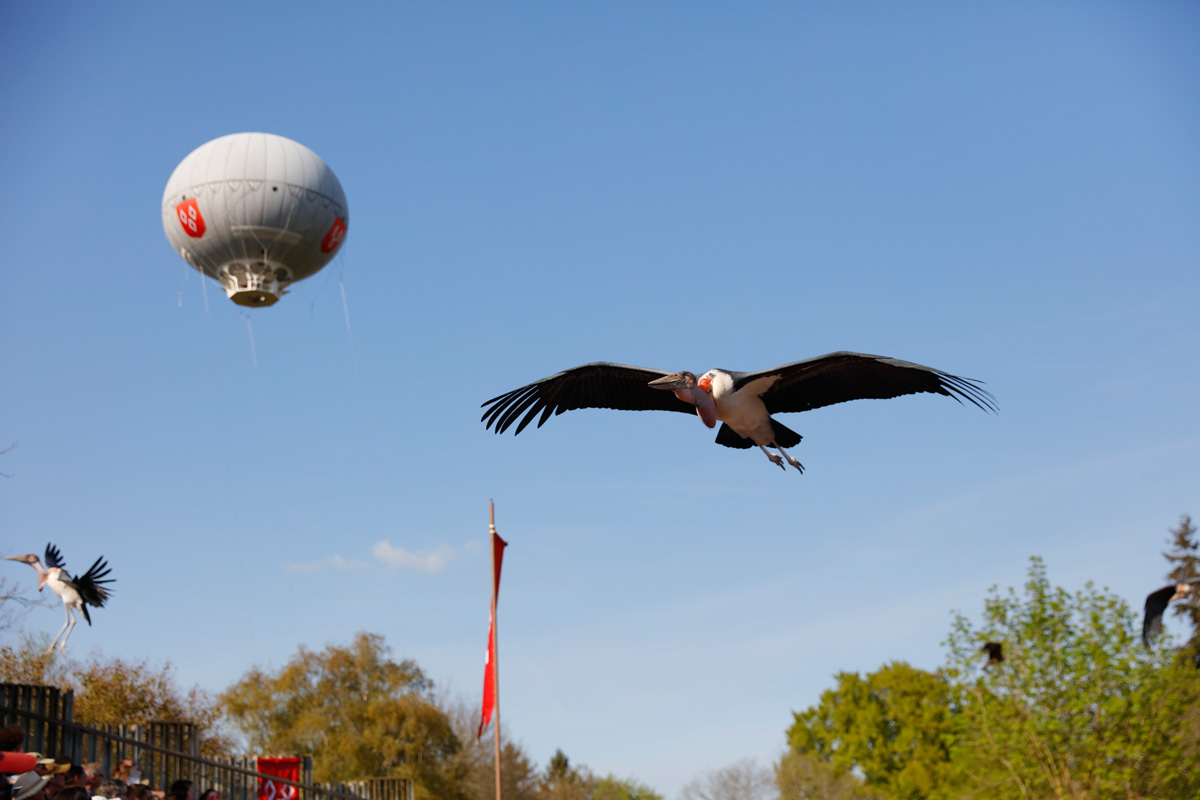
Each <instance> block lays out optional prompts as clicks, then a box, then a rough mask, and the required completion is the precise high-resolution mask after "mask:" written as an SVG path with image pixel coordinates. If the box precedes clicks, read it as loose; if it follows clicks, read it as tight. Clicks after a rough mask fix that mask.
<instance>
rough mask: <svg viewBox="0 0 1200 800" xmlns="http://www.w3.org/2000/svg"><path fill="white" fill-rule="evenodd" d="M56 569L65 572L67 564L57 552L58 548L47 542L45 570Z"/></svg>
mask: <svg viewBox="0 0 1200 800" xmlns="http://www.w3.org/2000/svg"><path fill="white" fill-rule="evenodd" d="M51 567H58V568H59V569H62V570H65V569H66V568H67V562H66V561H64V560H63V557H62V553H60V552H58V548H57V547H55V546H54V545H53V544H50V543H49V542H47V543H46V569H50V568H51Z"/></svg>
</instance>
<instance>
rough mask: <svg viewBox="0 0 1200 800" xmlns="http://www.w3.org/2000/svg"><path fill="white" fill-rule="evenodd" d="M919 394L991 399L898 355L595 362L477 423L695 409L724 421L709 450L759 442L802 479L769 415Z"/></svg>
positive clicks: (532, 389)
mask: <svg viewBox="0 0 1200 800" xmlns="http://www.w3.org/2000/svg"><path fill="white" fill-rule="evenodd" d="M922 392H928V393H932V394H941V395H945V396H947V397H953V398H954V399H955V400H958V401H959V402H960V403H961V402H962V401H963V400H967V401H968V402H970V403H972V404H973V405H976V406H978V407H979V408H981V409H983V410H984V411H995V410H996V404H995V400H994V398H993V397H992V396H991V394H989V393H988V392H987V391H985V390H984V389H983V388H982V387H981V386H980V385H979V383H978V382H977V381H974V380H971V379H969V378H960V377H958V376H957V375H951V374H949V373H947V372H942V371H941V370H937V369H934V368H932V367H923V366H921V365H920V364H913V363H910V362H908V361H901V360H899V359H896V358H889V357H887V356H873V355H867V354H865V353H851V352H845V351H843V352H838V353H829V354H828V355H824V356H817V357H816V358H810V359H806V360H804V361H796V362H793V363H791V364H784V365H782V366H778V367H772V368H771V369H764V370H760V371H758V372H732V371H729V370H723V369H712V370H709V371H708V372H706V373H704V374H703V375H701V376H700V377H699V378H698V379H697V378H696V376H695V375H693V374H692V373H690V372H664V371H662V370H657V369H647V368H645V367H631V366H627V365H625V364H612V363H609V362H606V361H596V362H593V363H591V364H583V365H582V366H578V367H573V368H572V369H568V370H565V371H563V372H559V373H557V374H555V375H551V376H550V377H548V378H542V379H541V380H540V381H536V382H534V383H531V384H529V385H528V386H522V387H521V388H520V389H514V390H512V391H511V392H506V393H505V394H502V395H500V396H499V397H493V398H492V399H491V400H488V401H487V402H485V403H483V404H482V407H483V408H484V409H485V410H484V412H483V417H482V421H483V422H484V423H485V427H487V428H494V429H495V432H496V433H504V431H506V430H508V429H509V427H511V426H512V425H513V423H517V421H518V419H520V422H519V423H517V429H516V432H515V433H520V432H521V431H523V430H524V429H525V427H526V426H527V425H528V424H529V423H530V422H532V421H533V419H534V417H537V416H538V414H541V418H540V419H538V423H537V424H538V427H539V428H540V427H541V426H542V425H543V424H544V423H545V422H546V420H547V419H549V418H550V416H551V415H552V414H554V415H557V414H561V413H563V412H564V411H573V410H575V409H577V408H614V409H621V410H625V411H648V410H656V411H682V412H684V413H686V414H690V413H692V412H695V413H696V414H697V415H698V416H699V417H700V419H701V420H702V421H703V422H704V424H705V425H707V426H708V427H710V428H713V427H716V424H717V422H718V421H720V422H721V423H722V424H721V429H720V430H718V431H717V444H723V445H725V446H726V447H735V448H739V449H746V448H750V447H754V446H756V445H757V446H758V447H759V449H761V450H762V451H763V452H764V453H766V455H767V458H769V459H770V460H771V463H773V464H776V465H778V466H779V468H780V469H783V470H784V471H786V467H784V465H783V464H784V460H785V459H786V461H787V463H788V464H791V465H792V466H793V467H795V468H796V469H798V470H800V472H803V471H804V467H803V466H801V464H800V462H799V461H797V460H796V459H795V458H793V457H792V456H790V455H788V453H787V451H786V450H785V449H784V448H786V447H795V446H796V445H797V444H799V443H800V434H798V433H796V432H795V431H793V430H790V429H789V428H786V427H784V426H783V425H781V424H780V423H779V422H777V421H776V420H774V419H772V418H771V415H772V414H780V413H785V412H789V411H809V410H810V409H814V408H821V407H822V406H830V405H833V404H834V403H844V402H846V401H847V400H862V399H867V398H877V399H886V398H891V397H900V396H901V395H906V394H919V393H922ZM522 414H524V417H522V416H521V415H522ZM514 435H515V434H514ZM768 447H770V448H774V449H775V450H777V451H778V453H779V454H778V455H775V454H772V453H771V452H770V451H769V450H768V449H767V448H768Z"/></svg>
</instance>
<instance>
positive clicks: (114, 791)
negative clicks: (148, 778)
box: [96, 778, 129, 798]
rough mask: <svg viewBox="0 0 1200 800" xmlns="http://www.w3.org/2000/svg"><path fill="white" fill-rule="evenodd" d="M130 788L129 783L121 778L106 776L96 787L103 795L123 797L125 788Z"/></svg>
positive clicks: (99, 793)
mask: <svg viewBox="0 0 1200 800" xmlns="http://www.w3.org/2000/svg"><path fill="white" fill-rule="evenodd" d="M128 788H129V786H128V784H126V783H125V781H123V780H121V779H120V778H105V779H104V782H103V783H101V784H100V786H99V787H98V788H97V789H96V794H98V795H100V796H101V797H108V798H123V797H124V796H125V790H126V789H128Z"/></svg>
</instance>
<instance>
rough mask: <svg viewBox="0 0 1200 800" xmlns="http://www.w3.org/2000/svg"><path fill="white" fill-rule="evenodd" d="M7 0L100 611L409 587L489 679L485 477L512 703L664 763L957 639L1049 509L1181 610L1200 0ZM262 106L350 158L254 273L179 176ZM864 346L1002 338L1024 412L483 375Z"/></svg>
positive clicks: (970, 348) (130, 647) (0, 311)
mask: <svg viewBox="0 0 1200 800" xmlns="http://www.w3.org/2000/svg"><path fill="white" fill-rule="evenodd" d="M4 19H5V22H4V24H3V25H2V26H0V74H3V75H4V76H5V78H4V80H3V81H2V82H0V101H2V102H3V108H4V114H3V120H2V122H0V149H2V151H3V152H4V154H5V159H4V178H5V191H4V192H3V193H0V234H2V236H3V241H4V242H5V243H6V248H7V253H6V256H5V267H4V268H3V270H0V281H2V284H0V348H2V350H0V353H2V356H0V357H2V359H3V361H2V363H3V372H4V379H3V381H2V382H0V440H2V441H3V443H4V444H7V443H10V442H13V441H16V442H18V445H17V447H16V448H15V449H14V450H12V451H11V452H9V453H7V454H5V455H3V456H0V458H2V459H3V462H2V464H3V466H2V471H4V472H6V473H9V474H11V476H12V477H11V478H8V479H4V480H0V495H2V497H3V502H2V503H0V525H2V526H3V530H4V531H5V533H4V536H3V540H2V542H3V543H2V545H0V549H2V550H3V554H11V553H24V552H30V551H35V552H40V551H41V549H42V548H43V547H44V546H45V543H46V542H47V541H54V542H55V543H57V544H58V545H59V546H60V547H61V548H62V550H63V553H64V554H65V556H66V557H67V559H68V565H69V566H70V567H72V568H75V569H79V568H82V567H86V565H87V564H88V563H90V562H91V560H92V559H93V558H95V556H97V555H99V554H101V553H103V554H104V555H105V556H107V557H108V558H109V560H110V562H111V564H112V567H113V571H114V574H115V575H116V577H117V578H118V581H119V582H118V583H117V584H116V589H117V593H116V594H115V596H114V598H113V600H112V602H111V604H110V605H109V606H108V607H106V608H104V609H101V610H98V611H97V612H96V613H95V614H94V622H95V627H93V628H90V629H89V628H86V627H77V628H76V629H75V633H74V635H73V637H72V639H71V645H70V647H71V651H72V652H74V653H75V654H77V655H82V654H85V653H87V652H90V651H91V650H93V649H97V648H98V649H99V650H101V651H102V652H103V653H104V654H106V655H120V656H124V657H135V658H143V657H144V658H149V659H151V660H152V661H154V662H159V661H162V660H168V659H169V660H170V662H171V663H172V664H173V665H174V666H175V668H176V670H177V675H178V677H179V679H180V680H181V682H183V683H184V684H185V685H191V684H193V683H198V684H200V685H201V686H203V687H205V688H208V689H211V690H213V691H219V690H221V689H223V688H224V687H225V686H227V685H229V684H230V683H232V682H233V681H234V680H236V679H237V678H239V677H240V676H241V675H242V674H243V673H244V672H245V671H246V670H247V669H249V668H250V667H251V666H253V665H259V666H262V667H267V668H275V667H278V666H280V665H282V664H283V663H284V662H285V661H286V660H287V658H288V657H289V656H290V655H291V654H293V653H294V652H295V651H296V648H297V647H298V646H299V645H300V644H305V645H307V646H309V647H321V646H323V645H325V644H326V643H346V642H348V641H350V639H351V637H352V636H353V634H354V632H355V631H359V630H368V631H371V632H375V633H380V634H382V635H384V636H385V637H386V640H387V642H388V643H389V645H390V646H391V647H392V648H393V651H394V653H395V655H396V656H397V657H404V658H414V659H416V660H417V661H418V663H419V664H420V665H421V666H422V667H423V668H424V669H425V670H426V671H427V672H428V674H429V675H430V677H432V678H433V679H434V681H435V682H436V683H437V684H438V686H439V689H440V690H441V691H443V692H445V693H446V694H447V695H461V696H464V697H468V698H471V699H472V700H473V701H474V700H475V699H477V698H478V696H479V691H480V685H481V682H482V661H483V648H484V640H485V638H486V633H487V602H488V600H487V598H488V591H489V578H488V567H487V560H486V549H485V547H484V545H485V544H486V535H487V529H486V523H487V504H488V501H489V499H494V500H495V502H496V508H497V524H498V527H499V530H500V532H501V534H502V535H503V536H504V537H505V538H506V539H507V540H508V541H509V542H510V547H509V549H508V551H507V554H506V561H505V574H504V579H503V587H502V591H501V601H500V603H501V606H500V621H499V630H500V635H501V653H500V658H501V665H502V669H503V673H502V676H501V699H502V704H503V705H502V719H503V722H504V725H505V729H506V732H507V733H510V734H512V735H513V736H514V737H516V738H518V739H519V740H521V742H522V743H523V744H524V746H525V747H526V749H527V750H528V751H529V753H530V754H531V756H533V757H534V758H535V759H537V760H538V761H539V762H540V763H541V764H543V765H544V764H545V763H546V761H547V760H548V759H549V757H550V756H551V755H552V754H553V752H554V750H555V749H557V748H561V749H563V750H564V752H566V753H567V755H568V756H569V757H570V758H571V759H572V761H573V762H574V763H583V764H587V765H588V766H589V767H591V768H592V769H593V770H594V771H596V772H599V773H602V774H604V773H610V772H611V773H615V774H617V775H618V776H626V777H635V778H637V779H639V780H641V781H643V782H645V783H648V784H649V785H651V786H652V787H654V788H655V789H657V790H658V791H660V792H662V793H664V794H666V795H667V796H668V797H669V798H671V797H674V796H675V794H676V793H677V792H678V790H679V788H680V787H681V786H682V785H683V784H685V783H686V782H688V781H689V780H691V779H692V778H694V777H696V776H698V775H699V774H701V773H703V772H704V771H706V770H710V769H713V768H716V767H721V766H724V765H727V764H729V763H732V762H733V761H735V760H738V759H741V758H746V757H753V758H757V759H758V760H759V762H760V763H768V762H770V761H771V760H772V759H774V758H776V757H777V755H778V753H779V752H780V751H781V750H782V748H783V746H784V730H785V729H786V727H787V726H788V725H789V724H790V722H791V713H790V712H791V711H793V710H801V709H804V708H806V707H807V706H809V705H811V704H812V703H814V702H816V701H817V699H818V696H819V694H820V692H821V691H822V690H823V689H825V688H827V687H828V686H830V685H831V684H832V682H833V678H832V675H833V673H835V672H837V671H840V670H851V671H860V672H864V671H870V670H874V669H876V668H878V667H879V666H881V665H882V664H884V663H885V662H887V661H889V660H892V659H903V660H907V661H909V662H910V663H912V664H914V665H916V666H919V667H923V668H930V669H932V668H934V667H936V666H938V665H939V664H941V663H942V662H943V651H942V648H941V644H940V643H941V642H942V640H943V639H944V638H945V635H946V633H947V631H948V629H949V623H950V619H951V613H952V612H953V611H955V610H961V611H964V612H966V613H968V614H975V613H977V612H978V610H979V609H980V607H981V604H982V599H983V597H984V595H985V593H986V590H987V588H988V587H989V586H990V585H992V584H1000V585H1001V586H1008V585H1018V584H1020V583H1021V582H1022V580H1023V578H1024V574H1025V569H1026V566H1027V562H1028V558H1029V557H1030V556H1031V555H1034V554H1037V555H1041V556H1043V557H1044V558H1045V559H1046V562H1047V566H1048V569H1049V573H1050V577H1051V579H1052V580H1054V581H1055V582H1056V583H1061V584H1064V585H1066V586H1068V587H1072V588H1076V587H1079V586H1081V585H1082V583H1083V582H1084V581H1087V580H1094V581H1096V582H1097V583H1098V584H1100V585H1104V586H1108V587H1111V589H1112V590H1114V591H1116V592H1118V593H1119V594H1121V595H1122V596H1124V597H1126V598H1127V599H1128V600H1129V601H1130V603H1132V604H1134V605H1135V606H1139V607H1140V604H1141V600H1142V598H1143V597H1144V596H1145V593H1146V592H1147V591H1149V590H1150V589H1153V588H1156V587H1157V586H1158V585H1160V582H1161V580H1162V577H1163V573H1164V570H1165V562H1164V561H1163V560H1162V558H1161V556H1160V552H1161V550H1162V549H1164V546H1165V543H1166V538H1167V529H1168V528H1169V527H1172V526H1174V525H1175V524H1176V523H1177V521H1178V519H1179V516H1180V514H1182V513H1192V514H1196V515H1198V516H1200V480H1198V477H1200V475H1198V472H1200V471H1198V469H1197V466H1196V464H1197V457H1198V456H1200V414H1198V413H1197V397H1198V396H1200V369H1198V366H1200V360H1198V358H1197V353H1198V352H1200V323H1198V322H1197V316H1196V302H1195V300H1196V297H1198V296H1200V271H1198V269H1197V267H1198V263H1197V261H1198V255H1200V145H1198V144H1197V143H1198V142H1200V96H1197V94H1196V91H1195V87H1196V86H1197V85H1200V48H1197V47H1196V43H1197V41H1198V37H1200V9H1197V7H1196V6H1195V5H1194V4H1191V3H1185V2H1150V3H1138V4H1129V3H1116V2H1111V3H1110V2H1095V3H1087V4H1078V3H1005V4H939V3H908V4H902V5H901V4H889V3H859V4H831V3H827V4H816V3H770V2H769V3H757V4H737V5H735V4H716V3H707V2H701V3H690V4H681V3H656V4H650V3H623V2H621V3H574V4H554V3H537V2H533V3H524V4H482V3H460V4H434V3H403V4H394V5H391V6H383V5H373V4H367V3H362V4H355V5H350V6H345V7H340V6H330V5H329V4H316V3H287V4H283V3H280V4H254V5H249V6H247V5H241V4H221V3H210V4H186V3H170V4H161V3H156V4H151V3H123V4H114V3H106V4H84V3H73V4H54V5H46V4H31V3H10V4H8V5H7V6H6V7H5V10H4ZM238 131H269V132H272V133H278V134H281V135H284V136H288V137H290V138H293V139H295V140H297V141H299V142H302V143H303V144H305V145H307V146H308V147H310V148H312V149H313V150H315V151H316V152H317V153H318V154H320V155H321V156H322V157H323V158H324V159H325V161H326V162H327V163H328V164H329V165H330V166H331V167H332V169H333V170H334V171H335V173H336V174H337V176H338V178H339V179H340V181H341V183H342V185H343V187H344V188H345V191H346V195H347V198H348V201H349V206H350V227H349V234H348V238H347V241H346V245H345V246H344V248H343V250H342V252H341V254H340V256H339V257H338V259H337V260H335V261H334V262H333V263H332V264H331V265H330V266H328V267H326V269H325V270H324V271H323V272H321V273H319V274H318V275H316V276H314V277H313V278H310V279H309V280H307V281H304V282H302V283H299V284H297V285H296V286H294V287H293V291H292V292H291V294H289V295H288V296H287V297H285V298H284V299H283V300H282V301H281V302H280V303H278V304H277V305H276V306H274V307H271V308H268V309H255V310H253V311H246V310H244V309H242V308H240V307H237V306H234V305H233V304H231V303H229V302H228V301H227V300H226V299H225V298H224V296H223V294H222V292H221V290H220V288H219V287H218V286H216V285H215V284H211V283H210V285H208V286H207V287H204V285H203V284H202V282H201V280H200V277H199V275H198V273H195V272H193V271H191V270H190V269H189V268H188V267H187V266H186V265H185V264H184V263H183V262H182V261H181V260H180V259H179V258H178V257H177V256H176V254H175V253H174V252H173V251H172V249H171V248H170V246H169V244H168V243H167V241H166V238H165V236H164V235H163V231H162V225H161V221H160V220H161V217H160V211H159V203H160V201H161V197H162V191H163V187H164V186H165V184H166V181H167V178H168V177H169V176H170V174H171V171H172V170H173V169H174V167H175V165H176V164H177V163H178V162H179V161H180V160H181V159H182V158H183V157H184V156H185V155H187V153H189V152H190V151H191V150H193V149H194V148H195V147H197V146H199V145H200V144H202V143H204V142H206V141H208V140H210V139H213V138H215V137H217V136H220V135H223V134H227V133H234V132H238ZM343 285H344V287H345V293H346V299H347V307H348V310H349V315H348V317H349V322H350V328H349V330H348V329H347V315H346V314H345V313H344V311H343V305H342V293H341V287H342V286H343ZM251 335H252V337H253V351H252V349H251V347H252V346H251ZM845 349H848V350H859V351H863V352H869V353H882V354H885V355H891V356H896V357H899V358H903V359H907V360H911V361H916V362H919V363H922V364H928V365H932V366H935V367H938V368H940V369H943V370H947V371H949V372H953V373H955V374H958V375H965V376H968V377H972V378H977V379H980V380H983V381H985V382H986V384H987V387H988V388H989V389H990V390H991V391H992V392H993V393H994V394H995V396H996V399H997V402H998V405H999V408H1000V413H999V414H998V415H996V416H988V415H985V414H982V413H980V412H979V411H978V410H976V409H974V408H972V407H963V406H959V405H958V404H956V403H953V402H951V401H949V400H946V399H945V398H940V397H909V398H901V399H897V400H891V401H887V402H868V401H863V402H858V403H849V404H844V405H840V406H835V407H832V408H827V409H822V410H818V411H814V412H811V413H807V414H804V415H789V416H785V417H784V418H783V420H782V421H783V422H784V423H785V424H786V425H788V426H789V427H792V428H794V429H796V430H798V431H799V432H800V433H802V434H803V435H804V437H805V439H804V442H803V443H802V444H801V445H800V446H799V447H798V448H796V449H795V450H794V451H793V453H794V454H795V455H796V456H798V457H799V458H800V460H801V461H803V462H804V464H805V466H806V473H805V474H804V475H802V476H801V475H799V474H797V473H795V472H794V471H789V473H787V474H785V473H783V472H781V471H780V470H778V469H777V468H775V467H773V466H771V465H770V464H769V463H768V462H767V460H766V459H765V458H763V457H762V455H761V454H760V453H758V452H749V451H733V450H728V449H726V448H722V447H719V446H717V445H715V444H713V441H712V439H713V434H712V432H711V431H709V430H707V429H705V428H704V427H703V426H702V425H701V424H700V423H699V422H698V421H697V420H695V419H691V418H688V417H686V416H684V415H681V414H673V415H664V414H653V413H641V414H637V413H617V412H601V411H581V412H574V413H571V414H566V415H563V416H561V417H557V418H555V419H553V420H552V421H550V422H549V423H547V425H546V427H544V428H542V429H541V430H536V431H534V430H531V431H527V432H526V433H523V434H522V435H521V436H519V437H516V438H513V437H512V436H511V435H506V436H503V437H499V436H495V435H493V434H492V433H490V432H488V431H485V430H484V428H483V426H482V424H480V422H479V415H480V410H479V404H480V403H481V402H482V401H484V400H486V399H488V398H490V397H493V396H494V395H497V394H500V393H502V392H504V391H507V390H509V389H512V388H515V387H517V386H520V385H523V384H525V383H527V382H530V381H533V380H536V379H538V378H541V377H544V376H546V375H549V374H551V373H553V372H556V371H558V370H560V369H563V368H566V367H570V366H574V365H576V364H580V363H584V362H588V361H594V360H609V361H618V362H623V363H630V364H638V365H643V366H648V367H654V368H659V369H666V370H678V369H688V370H691V371H693V372H696V373H699V372H702V371H704V370H707V369H709V368H712V367H723V368H728V369H737V370H754V369H760V368H765V367H769V366H773V365H775V364H780V363H784V362H788V361H794V360H797V359H801V358H807V357H810V356H815V355H819V354H821V353H826V352H830V351H834V350H845ZM668 417H670V418H669V419H668ZM4 569H5V575H6V576H7V577H11V578H14V579H17V578H19V579H21V580H30V579H31V578H32V573H31V572H29V571H28V570H26V569H25V568H23V567H20V566H19V565H9V566H7V567H5V568H4ZM25 624H26V628H27V629H28V630H44V631H46V632H48V633H53V632H54V631H55V630H57V628H58V625H59V624H61V613H60V610H59V609H55V610H53V611H51V610H48V609H36V610H35V613H34V614H33V615H31V616H30V617H28V618H27V619H26V623H25Z"/></svg>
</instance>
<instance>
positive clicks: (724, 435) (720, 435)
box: [717, 419, 802, 450]
mask: <svg viewBox="0 0 1200 800" xmlns="http://www.w3.org/2000/svg"><path fill="white" fill-rule="evenodd" d="M771 432H772V433H774V434H775V441H774V442H772V443H771V446H772V447H795V446H796V445H798V444H800V439H801V438H802V437H801V436H800V434H798V433H796V432H795V431H794V430H792V429H791V428H789V427H787V426H786V425H783V424H781V423H780V422H779V420H775V419H773V420H771ZM717 444H723V445H725V446H726V447H732V448H734V449H737V450H749V449H750V448H751V447H757V446H758V445H756V444H755V443H754V440H753V439H747V438H746V437H744V436H742V435H741V434H739V433H738V432H737V431H735V430H734V429H733V428H731V427H729V426H728V425H727V424H725V423H724V422H722V423H721V427H720V429H719V430H718V431H717Z"/></svg>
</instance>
